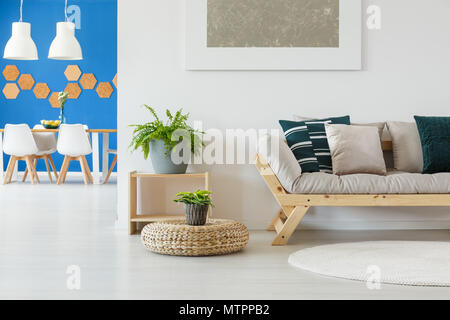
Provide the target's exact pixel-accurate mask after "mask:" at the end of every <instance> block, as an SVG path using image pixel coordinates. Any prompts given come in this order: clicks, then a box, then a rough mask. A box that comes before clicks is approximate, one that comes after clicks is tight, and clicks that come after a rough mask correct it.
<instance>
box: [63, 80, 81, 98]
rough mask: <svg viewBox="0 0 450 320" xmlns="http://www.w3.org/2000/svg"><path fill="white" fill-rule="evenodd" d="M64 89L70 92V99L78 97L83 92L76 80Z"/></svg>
mask: <svg viewBox="0 0 450 320" xmlns="http://www.w3.org/2000/svg"><path fill="white" fill-rule="evenodd" d="M64 91H65V92H67V93H68V94H69V97H68V98H69V99H78V97H79V96H80V94H81V88H80V86H79V85H78V83H76V82H75V83H68V84H67V86H66V88H65V89H64Z"/></svg>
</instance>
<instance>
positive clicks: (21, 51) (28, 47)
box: [3, 0, 38, 60]
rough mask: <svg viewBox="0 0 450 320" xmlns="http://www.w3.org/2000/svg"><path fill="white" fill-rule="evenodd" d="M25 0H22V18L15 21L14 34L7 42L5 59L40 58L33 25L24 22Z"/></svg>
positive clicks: (13, 25)
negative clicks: (32, 31) (23, 8)
mask: <svg viewBox="0 0 450 320" xmlns="http://www.w3.org/2000/svg"><path fill="white" fill-rule="evenodd" d="M22 7H23V0H20V20H19V22H13V24H12V35H11V38H10V39H9V40H8V42H7V43H6V47H5V51H4V53H3V58H4V59H11V60H38V53H37V48H36V45H35V44H34V41H33V39H31V25H30V24H29V23H27V22H22Z"/></svg>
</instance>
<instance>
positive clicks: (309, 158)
mask: <svg viewBox="0 0 450 320" xmlns="http://www.w3.org/2000/svg"><path fill="white" fill-rule="evenodd" d="M279 122H280V126H281V128H282V129H283V132H284V135H285V137H286V142H287V144H288V146H289V148H290V149H291V151H292V153H293V154H294V156H295V159H297V162H298V164H299V165H300V168H302V172H319V162H318V161H317V158H316V155H315V154H314V149H313V145H312V142H311V139H310V138H309V133H308V127H307V126H306V124H305V123H304V122H298V121H289V120H280V121H279Z"/></svg>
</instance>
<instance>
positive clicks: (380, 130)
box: [294, 114, 386, 139]
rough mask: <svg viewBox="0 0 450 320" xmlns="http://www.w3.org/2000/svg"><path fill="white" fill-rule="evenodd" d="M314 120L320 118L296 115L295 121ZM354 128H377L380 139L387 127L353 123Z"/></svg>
mask: <svg viewBox="0 0 450 320" xmlns="http://www.w3.org/2000/svg"><path fill="white" fill-rule="evenodd" d="M312 119H320V118H308V117H303V116H299V115H295V114H294V121H307V120H312ZM351 125H352V126H365V127H377V128H378V133H379V134H380V139H381V138H382V136H383V130H384V127H385V125H386V123H385V122H372V123H352V124H351Z"/></svg>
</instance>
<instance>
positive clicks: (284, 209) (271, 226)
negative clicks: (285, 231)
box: [266, 206, 295, 231]
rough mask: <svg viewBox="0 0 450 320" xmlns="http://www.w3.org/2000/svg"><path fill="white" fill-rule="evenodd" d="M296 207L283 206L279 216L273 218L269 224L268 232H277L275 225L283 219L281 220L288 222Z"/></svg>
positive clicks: (278, 213)
mask: <svg viewBox="0 0 450 320" xmlns="http://www.w3.org/2000/svg"><path fill="white" fill-rule="evenodd" d="M294 209H295V207H290V206H283V207H281V209H280V210H278V212H277V214H276V215H275V217H273V220H272V222H271V223H270V224H269V226H268V227H267V229H266V230H267V231H276V228H275V223H276V222H277V221H278V220H279V219H280V218H281V220H283V221H284V220H286V219H287V217H289V216H290V215H291V213H292V211H294Z"/></svg>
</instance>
